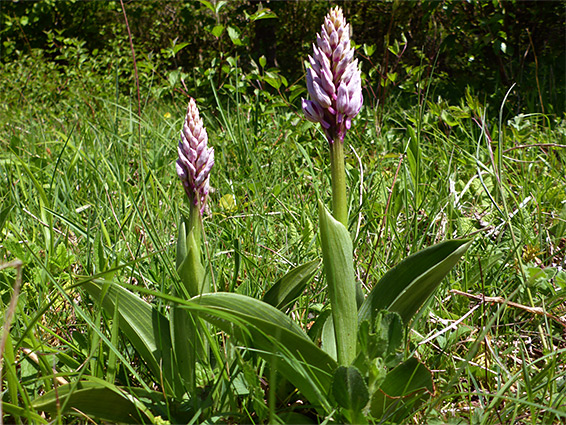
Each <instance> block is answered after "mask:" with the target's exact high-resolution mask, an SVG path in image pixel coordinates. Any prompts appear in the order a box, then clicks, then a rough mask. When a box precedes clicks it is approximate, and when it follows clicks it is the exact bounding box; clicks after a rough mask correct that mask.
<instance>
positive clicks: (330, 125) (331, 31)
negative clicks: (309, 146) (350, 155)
mask: <svg viewBox="0 0 566 425" xmlns="http://www.w3.org/2000/svg"><path fill="white" fill-rule="evenodd" d="M353 57H354V49H353V48H352V47H351V46H350V25H349V24H347V23H346V20H345V19H344V16H343V14H342V9H340V8H339V7H335V8H334V9H331V10H330V12H329V13H328V15H326V17H325V18H324V24H323V25H322V28H321V31H320V33H319V34H317V36H316V45H313V55H312V56H309V63H310V68H308V69H307V88H308V91H309V95H310V98H311V100H305V99H303V102H302V103H303V112H304V114H305V117H306V118H307V119H308V120H309V121H312V122H318V123H320V124H321V125H322V128H323V131H324V134H325V135H326V138H327V139H328V142H329V143H331V144H332V143H334V142H335V141H336V140H339V141H340V142H343V141H344V135H345V134H346V131H348V130H349V129H350V126H351V122H352V118H354V117H355V116H356V115H358V112H360V109H361V108H362V103H363V96H362V80H361V77H360V70H359V68H358V60H357V59H355V60H352V59H353Z"/></svg>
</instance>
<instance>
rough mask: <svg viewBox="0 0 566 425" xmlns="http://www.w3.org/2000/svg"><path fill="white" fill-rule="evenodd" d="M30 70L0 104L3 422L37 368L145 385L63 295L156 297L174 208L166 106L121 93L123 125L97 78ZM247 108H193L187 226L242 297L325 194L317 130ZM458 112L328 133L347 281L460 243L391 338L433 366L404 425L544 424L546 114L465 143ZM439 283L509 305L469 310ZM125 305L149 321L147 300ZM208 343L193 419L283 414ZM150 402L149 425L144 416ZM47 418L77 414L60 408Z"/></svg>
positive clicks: (559, 341) (276, 270) (302, 247)
mask: <svg viewBox="0 0 566 425" xmlns="http://www.w3.org/2000/svg"><path fill="white" fill-rule="evenodd" d="M39 66H41V65H38V67H39ZM4 71H5V70H4ZM37 72H38V74H33V76H34V78H33V80H34V81H36V82H37V83H38V84H44V85H46V86H47V87H46V90H47V91H44V92H42V91H41V89H38V88H37V87H33V86H25V87H23V88H22V87H19V86H18V81H19V80H18V79H16V80H15V81H14V82H12V83H11V84H8V85H7V88H6V90H5V91H4V94H3V95H2V96H3V97H4V98H3V99H2V102H1V103H2V104H3V105H4V106H3V108H2V118H1V119H0V123H1V128H0V146H1V149H0V179H1V181H0V199H1V200H2V204H1V208H0V226H1V228H0V230H1V233H0V261H2V262H8V261H11V260H13V259H20V260H22V261H23V262H24V267H23V281H22V287H21V291H20V294H19V298H18V303H17V307H16V310H15V315H14V319H13V322H12V327H11V330H10V338H9V339H8V340H7V345H6V347H7V348H6V349H5V351H4V353H3V354H4V359H5V363H4V374H5V375H4V377H3V379H4V381H3V389H4V390H6V388H7V391H6V392H5V393H4V394H3V400H4V401H5V402H6V403H8V404H5V407H4V411H5V412H7V413H8V415H7V416H6V417H5V418H6V419H5V421H7V422H12V421H22V422H24V423H32V422H36V421H37V420H38V419H37V417H36V416H34V415H36V414H37V413H38V412H36V411H34V409H33V408H32V407H31V403H32V401H33V400H34V399H36V398H37V397H38V396H40V395H42V394H43V393H45V392H47V391H49V390H51V389H53V388H54V385H55V381H54V380H55V375H54V374H56V376H57V377H60V378H63V379H65V380H66V381H68V382H78V381H79V380H80V379H81V378H82V377H86V376H94V377H98V378H100V379H103V380H107V381H108V382H111V383H116V384H119V385H121V386H125V387H128V386H131V387H136V388H144V387H145V388H146V389H152V390H157V391H160V388H161V386H160V383H159V382H158V380H157V379H156V377H155V376H152V375H151V373H150V372H149V370H148V369H147V367H146V366H145V365H144V364H143V362H141V361H140V358H139V356H138V355H137V354H136V352H135V351H134V350H133V348H132V346H131V345H130V344H129V342H128V341H127V340H126V339H125V338H124V336H123V335H122V333H121V332H120V331H119V326H117V325H116V323H117V322H116V320H115V318H114V317H112V316H109V315H106V314H105V313H103V312H102V310H101V308H100V306H99V305H98V304H97V303H96V302H95V301H93V300H92V299H91V298H90V297H89V296H88V295H87V294H86V293H85V292H84V291H83V290H82V289H81V287H80V286H76V285H77V283H80V282H81V281H83V280H84V279H85V278H87V277H90V276H100V277H104V278H106V279H114V280H116V281H118V282H122V283H129V284H133V285H136V286H139V287H140V288H145V289H148V290H152V291H156V292H158V293H162V294H171V290H172V288H173V285H174V284H175V283H176V282H177V281H178V277H177V275H176V271H175V267H174V257H175V241H176V236H177V224H178V222H179V217H180V214H181V213H186V212H187V211H188V205H187V201H186V199H185V196H184V193H183V190H182V187H181V184H180V182H179V181H178V178H177V176H176V174H175V168H174V162H175V160H176V155H177V153H176V147H177V143H178V134H179V130H180V128H181V124H182V119H183V118H184V113H185V107H186V103H187V98H186V97H184V96H182V95H180V94H178V93H175V94H174V96H173V97H172V98H171V97H167V98H158V97H155V96H153V95H152V91H151V90H150V88H149V86H148V87H142V92H143V93H144V94H143V95H142V97H143V99H144V100H143V102H142V103H143V105H142V107H143V112H142V116H141V117H137V115H136V111H137V104H136V103H135V102H136V100H135V99H136V97H135V95H134V94H133V93H134V92H132V96H127V95H124V94H120V95H118V93H121V91H122V90H124V87H120V84H119V82H118V83H116V85H117V86H118V87H117V89H115V87H111V90H109V91H108V92H106V93H104V91H105V90H101V87H97V90H95V91H96V93H95V92H93V91H89V90H88V89H86V90H84V91H79V92H76V91H73V90H74V89H73V88H74V87H75V85H76V84H78V83H77V81H79V80H78V79H77V77H75V79H72V80H71V82H70V83H69V85H68V86H67V87H66V88H65V89H64V90H63V92H62V93H60V94H55V93H56V92H55V91H49V84H53V81H51V82H50V81H49V78H47V77H46V80H45V81H44V82H43V83H42V82H41V76H42V75H43V76H47V75H50V74H49V73H47V71H45V70H43V71H42V70H39V71H37ZM234 75H236V74H234ZM234 75H232V76H231V77H232V78H234ZM89 78H93V79H94V78H95V77H92V76H90V77H89ZM88 82H89V84H88V85H86V87H87V88H88V87H90V83H92V81H90V80H89V81H88ZM92 85H95V83H93V84H92ZM38 94H41V96H39V95H38ZM195 95H196V93H195ZM258 96H259V98H257V99H256V98H255V97H254V95H253V94H251V93H244V94H238V95H236V94H234V91H233V90H230V87H226V88H224V89H222V90H220V91H219V92H218V94H217V96H216V97H213V98H211V99H198V100H199V108H200V109H201V115H203V117H204V121H205V126H206V127H207V129H208V133H209V143H210V145H211V146H213V147H214V149H215V153H216V164H215V166H214V168H213V171H212V176H211V186H212V187H213V190H212V192H211V195H210V198H209V201H208V210H207V213H206V214H205V220H204V226H205V234H206V244H205V246H206V258H207V262H208V264H207V269H209V270H212V271H213V285H214V287H215V288H216V290H218V291H230V292H238V293H241V294H245V295H249V296H252V297H255V298H260V297H261V296H262V295H263V294H264V293H265V292H266V291H267V289H268V288H269V287H270V286H271V285H272V284H273V283H274V282H275V281H276V280H277V279H278V278H280V277H281V276H283V275H284V274H285V273H286V272H287V271H288V270H289V269H290V268H291V267H292V266H294V265H298V264H303V263H305V262H307V261H309V260H312V259H316V258H319V257H320V255H321V254H320V249H319V242H318V240H317V229H318V224H317V217H318V212H317V202H316V200H317V197H320V198H321V199H322V200H323V201H324V202H325V203H326V204H327V205H329V203H330V192H329V191H330V169H329V163H328V152H327V150H328V149H327V146H326V142H325V141H324V138H323V136H322V135H321V134H320V132H319V131H318V130H317V129H316V127H314V126H313V125H311V123H308V122H307V121H306V120H304V119H303V118H302V116H301V113H300V111H298V109H297V107H296V106H292V105H291V106H289V107H287V106H285V105H284V103H282V102H281V99H280V98H279V97H278V96H277V95H276V96H273V94H269V93H267V92H259V94H258ZM34 99H37V100H34ZM171 99H173V100H171ZM266 99H271V100H269V101H267V100H266ZM470 99H472V96H470ZM265 102H268V103H265ZM278 103H279V104H278ZM469 103H470V102H469V100H468V103H466V102H465V101H463V103H462V105H459V106H455V105H451V106H450V105H444V106H443V107H442V108H440V110H441V112H443V113H444V114H448V116H447V115H441V114H440V113H438V110H439V108H438V107H435V105H434V104H428V103H425V104H422V105H412V106H407V105H406V104H402V103H400V102H399V103H397V102H395V103H392V104H389V105H385V106H384V107H383V109H382V110H380V111H374V110H371V108H369V107H366V108H365V109H363V112H362V113H361V114H360V116H359V117H358V118H357V120H356V122H355V123H354V125H353V129H352V131H351V132H350V133H349V134H348V136H347V137H346V143H347V145H348V146H347V147H346V156H347V165H346V171H347V178H348V188H349V202H350V226H349V229H350V231H351V234H352V237H353V240H354V247H355V253H354V258H355V270H356V273H357V278H358V279H359V280H360V281H361V282H362V283H363V284H364V287H365V289H366V291H367V290H369V289H370V288H371V287H372V286H373V285H374V284H375V283H376V282H377V281H378V280H379V278H380V277H381V276H382V275H383V274H384V273H385V271H387V270H388V269H390V268H391V267H392V266H394V265H395V264H397V263H398V262H399V261H400V260H401V259H403V258H405V257H406V256H407V255H409V254H411V253H414V252H417V251H418V250H420V249H422V248H425V247H427V246H430V245H432V244H434V243H437V242H440V241H443V240H446V239H451V238H460V237H467V236H469V235H474V243H473V245H472V247H471V248H470V249H469V251H468V252H467V254H466V255H465V257H464V259H463V260H462V261H461V262H460V263H459V264H458V265H457V266H456V268H455V269H454V270H453V271H452V272H451V273H450V274H449V276H448V277H447V278H446V279H445V281H444V282H443V284H442V285H441V287H440V289H439V290H438V291H437V292H436V294H435V296H434V297H433V299H431V301H430V302H429V303H428V305H427V306H426V307H425V308H424V309H423V310H422V311H421V313H420V315H419V316H418V317H417V319H416V320H415V321H414V322H413V323H412V324H411V331H410V332H409V333H408V336H407V338H408V350H409V351H410V352H414V353H416V355H417V357H418V358H419V359H421V360H422V361H423V362H424V363H425V364H426V365H427V366H428V367H429V368H430V369H431V370H432V371H433V373H434V379H435V384H436V391H435V394H434V396H433V397H432V398H431V399H430V400H429V401H428V402H426V403H425V404H424V405H423V406H421V407H420V408H419V410H418V411H417V412H416V418H417V419H416V421H418V422H420V423H423V422H426V423H447V422H448V423H474V424H475V423H484V424H489V423H524V424H529V423H560V422H562V421H564V420H565V418H566V344H565V339H564V335H565V327H564V326H565V325H564V321H562V324H560V323H559V321H558V320H557V319H558V318H559V317H561V316H564V315H565V314H566V311H565V308H564V299H565V295H566V291H565V290H566V271H565V270H564V266H565V264H564V258H565V256H566V203H565V202H566V189H565V188H566V177H565V174H566V173H565V171H566V167H565V166H564V164H565V162H566V149H565V148H564V145H565V144H566V122H565V121H564V117H552V116H544V115H540V114H530V115H517V116H511V115H509V116H505V117H503V118H500V117H498V116H497V113H495V114H494V113H492V116H487V117H485V118H484V122H485V125H486V128H487V130H486V131H483V130H482V128H481V125H480V124H481V122H482V118H481V117H482V113H483V110H482V109H477V107H473V106H470V105H469ZM481 106H482V107H488V106H489V107H490V109H488V110H489V111H492V110H495V111H498V110H499V107H500V105H481ZM378 112H379V113H378ZM378 115H379V116H381V119H380V121H379V122H376V118H375V117H376V116H378ZM450 117H452V118H451V120H449V118H450ZM447 122H450V124H452V125H450V126H449V125H448V124H447ZM349 145H351V146H352V148H353V149H351V148H350V147H349ZM558 145H562V147H558ZM354 150H355V152H354ZM358 157H359V160H358ZM15 278H16V272H15V270H13V269H4V270H0V297H1V301H0V303H1V306H2V315H5V314H6V310H7V306H8V304H9V302H10V300H11V298H12V297H13V292H12V288H13V286H14V282H15ZM324 285H325V282H324V280H323V278H322V276H321V275H318V276H317V277H316V278H315V279H314V280H313V281H312V282H311V284H310V285H309V287H308V290H307V291H305V293H304V294H303V295H302V296H301V297H300V299H299V302H298V303H297V304H296V305H295V307H294V310H293V311H292V312H291V315H292V317H293V318H294V319H295V321H296V322H298V323H299V325H300V326H301V327H303V328H304V329H307V328H308V327H309V326H310V320H311V319H310V317H309V313H310V312H311V311H315V310H316V306H317V305H318V304H320V303H326V302H327V299H326V297H325V293H326V291H325V290H324ZM451 289H458V290H460V291H464V292H467V293H470V294H474V295H485V296H486V297H502V298H503V299H504V300H506V301H511V302H515V303H518V304H521V305H523V306H524V308H521V307H516V306H511V305H508V304H498V303H480V302H478V301H477V300H472V299H468V298H466V297H464V296H461V295H457V294H454V293H451V292H450V290H451ZM143 297H144V298H146V299H147V300H148V301H150V302H152V304H154V305H155V306H157V307H158V309H159V310H160V311H162V312H163V313H164V314H167V311H168V306H167V303H166V302H165V301H164V300H163V299H160V298H155V297H150V296H148V295H143ZM528 307H537V308H541V309H542V310H543V311H545V312H546V313H548V314H550V315H551V316H552V317H549V316H545V315H537V314H534V313H533V312H532V311H529V310H528ZM471 309H474V310H473V311H472V312H471V314H469V315H468V316H467V317H465V318H464V320H462V321H461V322H458V320H459V319H460V318H462V317H463V316H464V315H466V314H467V313H469V312H470V311H471ZM454 323H457V324H456V325H455V326H453V327H452V328H450V325H451V324H454ZM441 331H444V332H442V333H441V334H440V332H441ZM437 334H439V335H437ZM433 336H434V337H433ZM431 337H433V338H431ZM422 341H426V342H425V343H422V344H420V342H422ZM215 348H216V349H217V350H218V351H217V353H216V356H217V357H216V361H217V363H218V364H219V365H224V368H225V369H226V372H225V373H222V372H219V370H218V369H214V367H213V365H208V366H206V367H205V368H204V369H203V370H202V373H203V374H205V375H206V377H201V380H200V383H201V390H202V394H203V398H204V399H206V400H208V401H207V403H208V404H207V403H204V404H203V406H204V407H203V410H202V411H200V412H197V413H196V414H195V415H196V416H194V418H195V421H198V420H204V419H210V420H213V419H214V418H221V419H220V420H223V421H227V422H229V423H241V422H254V423H258V422H263V421H267V420H268V418H270V417H271V418H272V419H273V418H275V416H276V415H279V416H281V415H282V414H283V412H284V411H285V410H286V408H287V407H288V406H287V405H291V404H293V403H294V400H286V399H280V398H279V397H278V395H277V394H274V392H271V393H270V392H269V391H268V389H269V386H268V384H267V383H268V382H269V380H270V378H271V377H272V372H271V370H270V368H269V367H268V366H266V365H265V364H264V363H263V361H262V360H260V359H259V358H258V357H257V356H255V355H254V354H253V353H251V352H249V351H246V350H240V349H239V348H238V347H237V346H236V345H235V344H234V343H233V342H231V341H230V340H226V338H225V337H224V336H221V337H218V339H217V340H216V345H215ZM407 354H409V353H407ZM221 369H222V368H221ZM59 385H60V384H59ZM18 408H21V409H23V410H18ZM10 409H11V410H10ZM167 409H168V408H167V407H163V406H161V407H159V408H156V409H155V411H154V412H153V414H154V415H156V416H157V415H160V416H162V417H163V418H164V419H165V418H166V417H167V414H168V413H171V412H169V411H168V410H167ZM306 412H307V414H308V415H310V416H311V417H313V416H314V415H313V411H310V410H308V409H307V410H306ZM198 415H200V416H198ZM172 417H174V415H173V416H172ZM48 418H51V419H53V420H56V421H58V422H73V421H75V422H79V423H83V422H86V420H85V419H84V418H83V417H81V416H80V415H79V416H75V419H72V417H71V416H70V415H57V414H52V415H49V416H48ZM318 419H319V420H320V421H322V420H324V418H318Z"/></svg>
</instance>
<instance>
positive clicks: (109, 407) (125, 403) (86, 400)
mask: <svg viewBox="0 0 566 425" xmlns="http://www.w3.org/2000/svg"><path fill="white" fill-rule="evenodd" d="M32 406H33V408H34V409H36V410H39V411H43V412H49V413H57V410H58V409H59V408H61V406H63V407H64V410H63V411H62V412H61V413H62V414H77V415H80V416H83V415H82V414H85V415H87V416H88V417H91V418H95V419H100V420H103V421H110V422H113V423H117V422H122V423H142V422H147V421H148V418H147V416H146V415H144V414H143V413H142V412H141V410H139V409H138V408H137V407H136V404H135V403H134V402H133V401H132V400H131V399H130V398H129V397H128V396H127V395H126V393H125V392H122V391H120V390H119V389H118V388H117V387H114V386H113V385H111V384H108V383H107V384H106V385H102V384H101V383H100V382H89V381H83V382H78V383H73V384H67V385H63V386H60V387H58V388H57V390H52V391H49V392H48V393H46V394H44V395H42V396H41V397H38V398H37V399H35V400H34V401H33V402H32ZM77 410H78V411H80V412H81V413H82V414H80V413H78V412H77Z"/></svg>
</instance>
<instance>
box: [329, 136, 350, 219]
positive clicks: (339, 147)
mask: <svg viewBox="0 0 566 425" xmlns="http://www.w3.org/2000/svg"><path fill="white" fill-rule="evenodd" d="M330 169H331V173H332V215H333V216H334V218H335V219H336V220H338V221H339V222H340V223H342V224H343V225H344V227H345V228H346V229H347V228H348V198H347V196H346V170H345V168H344V143H342V142H340V141H334V142H333V143H331V144H330Z"/></svg>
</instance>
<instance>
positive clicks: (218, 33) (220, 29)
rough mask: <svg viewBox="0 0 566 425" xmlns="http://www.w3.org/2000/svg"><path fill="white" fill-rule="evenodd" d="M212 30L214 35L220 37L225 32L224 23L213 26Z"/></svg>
mask: <svg viewBox="0 0 566 425" xmlns="http://www.w3.org/2000/svg"><path fill="white" fill-rule="evenodd" d="M210 32H211V33H212V35H213V36H215V37H220V36H221V35H222V33H223V32H224V25H215V26H214V28H212V31H210Z"/></svg>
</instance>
